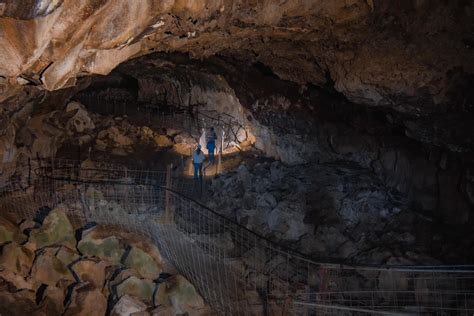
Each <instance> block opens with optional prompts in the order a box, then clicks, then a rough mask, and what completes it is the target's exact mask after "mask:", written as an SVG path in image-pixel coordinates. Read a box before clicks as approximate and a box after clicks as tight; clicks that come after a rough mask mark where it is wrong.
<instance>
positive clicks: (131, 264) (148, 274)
mask: <svg viewBox="0 0 474 316" xmlns="http://www.w3.org/2000/svg"><path fill="white" fill-rule="evenodd" d="M124 264H125V266H126V267H127V268H130V269H132V270H134V271H135V272H136V273H137V274H138V275H139V276H141V277H142V278H145V279H151V280H154V279H156V278H158V276H159V275H160V273H161V272H162V269H161V267H160V265H159V264H158V263H157V262H156V261H155V260H154V259H153V258H152V257H151V256H150V255H149V254H147V253H146V252H145V251H143V250H142V249H140V248H137V247H132V248H131V249H130V251H129V253H128V255H127V258H125V260H124Z"/></svg>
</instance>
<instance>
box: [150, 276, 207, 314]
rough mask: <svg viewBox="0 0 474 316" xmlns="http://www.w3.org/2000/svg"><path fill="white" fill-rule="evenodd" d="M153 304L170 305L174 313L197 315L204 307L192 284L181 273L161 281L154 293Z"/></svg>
mask: <svg viewBox="0 0 474 316" xmlns="http://www.w3.org/2000/svg"><path fill="white" fill-rule="evenodd" d="M154 298H155V305H163V306H164V307H166V306H172V307H173V308H174V311H175V314H185V313H187V314H188V315H198V314H199V310H200V309H203V308H205V304H204V300H203V299H202V297H201V296H200V295H199V293H198V292H197V291H196V289H195V288H194V286H193V285H192V284H191V283H189V281H188V280H186V278H184V277H183V276H181V275H175V276H172V277H170V278H168V279H167V280H166V281H165V282H163V283H161V284H160V285H159V287H158V290H157V291H156V293H155V297H154Z"/></svg>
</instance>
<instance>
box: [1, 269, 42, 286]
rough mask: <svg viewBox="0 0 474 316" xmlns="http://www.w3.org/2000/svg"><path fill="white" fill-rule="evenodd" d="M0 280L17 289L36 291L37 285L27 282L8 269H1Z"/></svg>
mask: <svg viewBox="0 0 474 316" xmlns="http://www.w3.org/2000/svg"><path fill="white" fill-rule="evenodd" d="M0 279H3V280H5V281H6V282H8V283H10V284H11V285H13V286H14V287H15V288H17V289H21V290H35V288H36V284H33V283H32V282H27V281H26V278H25V277H24V276H22V275H20V274H16V273H14V272H12V271H10V270H8V269H4V270H1V269H0Z"/></svg>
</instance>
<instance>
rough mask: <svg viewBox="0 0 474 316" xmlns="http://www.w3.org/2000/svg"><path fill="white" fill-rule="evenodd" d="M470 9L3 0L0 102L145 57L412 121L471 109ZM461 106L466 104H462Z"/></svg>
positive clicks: (473, 39)
mask: <svg viewBox="0 0 474 316" xmlns="http://www.w3.org/2000/svg"><path fill="white" fill-rule="evenodd" d="M472 45H474V2H473V1H469V0H467V1H466V0H453V1H441V0H436V1H428V0H397V1H385V0H331V1H316V0H140V1H127V0H7V1H6V2H5V1H3V3H1V2H0V102H1V101H2V100H5V99H6V98H7V97H9V96H11V95H12V94H14V93H15V91H18V89H19V87H21V85H31V84H33V85H36V86H38V87H40V88H41V89H43V88H44V89H46V90H57V89H61V88H64V87H68V86H71V85H75V83H76V79H77V78H78V77H80V76H85V75H90V74H102V75H105V74H108V73H109V72H110V71H111V70H112V69H114V68H115V67H116V66H117V65H118V64H120V63H122V62H123V61H125V60H128V59H130V58H133V57H136V56H140V55H144V54H147V53H150V52H153V51H155V52H156V51H161V52H185V53H189V55H190V56H191V57H193V58H203V57H208V56H212V55H215V54H220V55H225V56H231V57H234V58H237V59H240V60H243V61H246V62H249V63H254V62H261V63H263V64H264V65H266V66H268V67H270V68H271V69H272V71H273V72H274V73H275V74H276V75H277V76H279V77H280V78H282V79H285V80H290V81H294V82H297V83H299V84H302V85H308V84H311V85H318V86H328V85H331V86H332V85H333V86H334V88H335V89H336V90H337V91H339V92H341V93H343V94H344V95H345V96H346V97H347V98H348V99H349V100H351V101H353V102H356V103H362V104H368V105H373V106H386V107H392V108H394V109H396V110H398V111H401V112H405V113H410V114H414V115H418V114H423V113H433V112H440V111H441V112H443V111H446V110H447V109H452V108H453V107H455V108H457V109H461V110H462V109H463V107H469V106H471V107H472V105H470V103H472V102H470V101H472V100H471V99H472V96H466V94H465V93H464V92H465V91H466V86H468V85H469V84H471V83H472V82H473V79H472V78H473V73H474V54H473V51H472ZM466 98H467V101H466Z"/></svg>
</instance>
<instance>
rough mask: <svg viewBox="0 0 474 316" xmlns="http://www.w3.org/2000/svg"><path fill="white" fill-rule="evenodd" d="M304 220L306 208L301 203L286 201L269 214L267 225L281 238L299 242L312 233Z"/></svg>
mask: <svg viewBox="0 0 474 316" xmlns="http://www.w3.org/2000/svg"><path fill="white" fill-rule="evenodd" d="M302 211H303V212H302ZM304 218H305V214H304V208H302V207H301V205H299V203H296V202H293V201H288V200H285V201H283V202H280V203H279V204H278V205H277V207H275V208H274V209H273V210H272V211H271V212H270V213H269V214H268V216H267V223H268V226H269V228H270V230H271V231H272V232H274V233H277V234H278V235H279V237H280V238H284V239H285V240H298V239H299V238H300V237H301V236H303V235H304V234H307V233H310V232H311V231H312V227H311V226H310V225H307V224H305V223H304Z"/></svg>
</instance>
